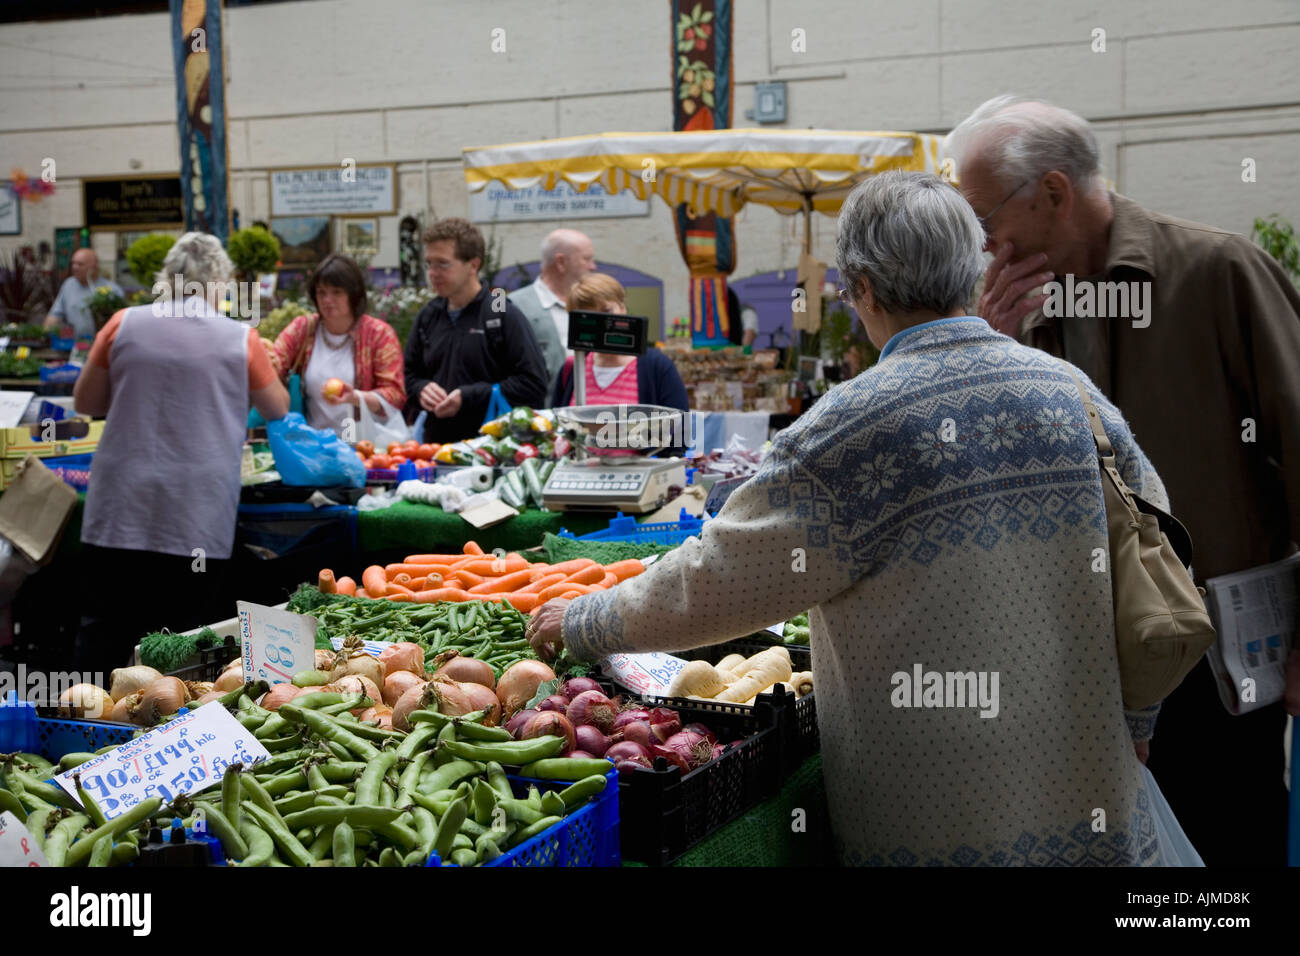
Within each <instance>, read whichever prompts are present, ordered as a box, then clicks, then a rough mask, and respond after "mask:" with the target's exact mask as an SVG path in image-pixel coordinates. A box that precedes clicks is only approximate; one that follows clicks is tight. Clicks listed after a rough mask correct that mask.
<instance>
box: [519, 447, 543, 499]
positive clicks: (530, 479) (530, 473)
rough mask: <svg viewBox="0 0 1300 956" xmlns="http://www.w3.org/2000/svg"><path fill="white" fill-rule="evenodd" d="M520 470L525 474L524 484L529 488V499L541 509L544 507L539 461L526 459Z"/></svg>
mask: <svg viewBox="0 0 1300 956" xmlns="http://www.w3.org/2000/svg"><path fill="white" fill-rule="evenodd" d="M519 468H520V469H521V470H522V471H523V473H524V482H525V483H526V484H527V486H528V497H529V498H531V499H532V501H533V503H534V504H535V505H537V507H539V508H540V507H541V506H542V479H541V469H540V467H539V465H538V464H537V459H536V458H525V459H524V463H523V464H522V465H520V466H519Z"/></svg>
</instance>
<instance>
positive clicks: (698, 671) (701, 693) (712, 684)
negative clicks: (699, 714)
mask: <svg viewBox="0 0 1300 956" xmlns="http://www.w3.org/2000/svg"><path fill="white" fill-rule="evenodd" d="M726 687H727V682H726V681H725V680H723V679H722V676H721V675H720V674H719V673H718V672H717V671H716V670H714V669H713V665H712V664H710V663H708V662H707V661H691V662H690V663H688V664H687V665H686V666H685V667H683V668H682V669H681V670H680V671H678V673H677V676H676V677H674V678H673V682H672V683H671V684H669V685H668V696H669V697H697V696H698V697H709V698H713V697H716V696H717V695H718V694H719V693H720V692H721V691H723V690H725V689H726Z"/></svg>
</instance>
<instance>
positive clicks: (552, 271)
mask: <svg viewBox="0 0 1300 956" xmlns="http://www.w3.org/2000/svg"><path fill="white" fill-rule="evenodd" d="M595 270H596V252H595V249H594V248H593V247H592V244H591V240H590V239H589V238H588V237H587V236H586V235H584V234H583V233H581V232H578V231H577V230H576V229H556V230H555V231H554V232H552V233H551V234H550V235H548V236H547V237H546V238H545V239H543V240H542V272H541V274H540V275H539V276H538V277H537V281H535V282H533V283H532V284H531V285H526V286H524V287H523V288H522V289H516V290H515V291H514V292H512V293H510V301H511V302H513V303H514V304H515V305H516V306H517V307H518V308H519V311H521V312H523V314H524V315H525V316H526V317H527V318H528V322H529V324H530V325H532V327H533V334H534V335H535V336H536V337H537V344H538V345H539V346H541V349H542V359H543V360H544V361H545V362H546V381H547V387H548V389H549V388H553V387H554V385H555V378H556V376H557V375H559V374H560V369H561V368H563V367H564V359H565V357H566V356H567V355H568V354H569V352H568V348H567V344H568V339H569V310H568V308H567V307H566V301H567V300H568V297H569V290H570V289H572V288H573V287H574V285H576V284H577V282H578V280H579V279H581V278H582V277H583V276H585V275H586V274H587V273H588V272H594V271H595ZM548 394H549V393H548Z"/></svg>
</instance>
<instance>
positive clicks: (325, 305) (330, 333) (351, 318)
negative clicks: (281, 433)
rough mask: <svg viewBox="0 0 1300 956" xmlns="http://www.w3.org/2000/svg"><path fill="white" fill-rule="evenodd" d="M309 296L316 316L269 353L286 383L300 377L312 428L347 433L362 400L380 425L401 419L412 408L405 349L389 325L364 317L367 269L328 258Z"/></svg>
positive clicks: (298, 323) (297, 322)
mask: <svg viewBox="0 0 1300 956" xmlns="http://www.w3.org/2000/svg"><path fill="white" fill-rule="evenodd" d="M307 296H308V298H310V299H311V301H312V304H313V305H315V306H316V311H317V314H316V315H300V316H298V318H296V319H294V320H293V321H292V322H290V323H289V325H288V326H287V327H286V328H285V330H284V331H283V332H281V333H280V335H279V337H278V338H276V340H275V344H274V345H272V346H271V347H270V349H269V351H270V354H271V364H272V365H273V366H274V367H275V370H276V372H277V373H279V375H280V378H281V379H287V378H288V377H289V376H290V375H292V374H294V373H295V372H296V373H298V374H300V375H301V376H302V383H303V413H304V417H305V418H306V419H307V421H308V423H309V424H310V425H312V427H314V428H331V429H333V430H334V431H335V432H339V433H342V430H343V428H344V426H345V423H346V422H347V421H348V419H352V418H354V416H358V415H359V414H360V411H361V403H362V402H365V403H366V407H367V408H368V410H369V411H370V412H371V414H373V415H374V417H375V418H376V419H378V420H379V421H381V422H382V421H385V420H387V419H388V418H389V417H390V416H397V417H398V418H400V416H401V410H402V407H403V406H404V405H405V404H406V366H405V362H404V360H403V358H402V345H401V343H400V342H398V340H397V333H396V332H394V331H393V327H392V326H391V325H389V324H388V323H387V322H385V321H383V320H382V319H377V318H375V317H374V316H373V315H365V314H364V313H365V307H366V280H365V275H364V274H363V273H362V271H361V267H360V266H359V265H357V264H356V262H355V261H353V260H352V259H349V258H348V257H347V256H341V255H338V254H337V253H334V254H331V255H328V256H326V257H325V259H324V260H322V262H321V264H320V265H319V266H318V267H317V268H316V271H315V272H313V273H312V276H311V279H310V280H308V282H307ZM331 379H338V380H340V381H341V382H342V383H343V388H342V390H341V391H338V392H337V393H334V392H331V391H330V390H329V389H327V388H326V384H327V383H328V382H329V381H330V380H331ZM381 399H382V401H381ZM395 424H400V423H399V422H395Z"/></svg>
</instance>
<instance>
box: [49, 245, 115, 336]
mask: <svg viewBox="0 0 1300 956" xmlns="http://www.w3.org/2000/svg"><path fill="white" fill-rule="evenodd" d="M104 286H108V288H110V289H112V290H113V291H114V292H116V293H117V294H118V295H120V296H122V297H123V298H126V293H124V292H123V291H122V287H121V286H119V285H118V284H117V283H116V282H114V281H113V280H112V279H101V278H99V257H98V256H96V255H95V251H94V250H93V249H78V250H77V251H76V252H74V253H73V254H72V275H70V276H68V277H67V278H66V279H64V280H63V285H61V286H59V294H58V296H57V297H55V299H54V304H53V305H52V306H50V314H49V315H47V316H46V317H45V327H46V328H47V329H57V328H58V327H59V326H60V325H70V326H72V328H73V331H74V332H75V333H76V336H77V338H83V337H86V336H91V335H94V334H95V317H94V316H93V315H91V314H90V309H88V308H86V300H87V299H89V298H90V297H91V296H92V295H94V294H95V290H97V289H100V288H102V287H104Z"/></svg>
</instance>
